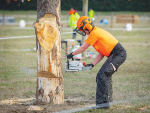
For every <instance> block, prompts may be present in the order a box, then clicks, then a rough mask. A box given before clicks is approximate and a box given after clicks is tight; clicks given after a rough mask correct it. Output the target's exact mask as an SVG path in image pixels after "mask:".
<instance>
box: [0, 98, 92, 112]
mask: <svg viewBox="0 0 150 113" xmlns="http://www.w3.org/2000/svg"><path fill="white" fill-rule="evenodd" d="M94 103H95V98H94V97H91V98H87V97H83V96H65V102H64V104H60V105H54V104H46V103H43V102H41V101H36V99H35V98H28V99H9V100H2V101H1V103H0V112H1V113H51V112H58V111H63V110H69V109H74V108H79V107H83V106H87V105H91V104H94ZM34 108H35V109H34ZM36 109H37V110H36ZM39 109H40V110H39Z"/></svg>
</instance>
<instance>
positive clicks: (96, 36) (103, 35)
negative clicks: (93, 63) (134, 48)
mask: <svg viewBox="0 0 150 113" xmlns="http://www.w3.org/2000/svg"><path fill="white" fill-rule="evenodd" d="M85 42H86V43H88V44H90V45H92V46H93V47H94V48H95V49H96V51H98V52H99V53H101V54H102V55H104V56H107V57H108V56H109V54H110V53H111V51H112V50H113V48H114V47H115V45H116V44H117V43H118V40H117V39H115V38H114V37H113V36H112V35H111V34H110V33H109V32H107V31H105V30H103V29H101V28H98V27H94V29H93V30H92V31H91V32H90V34H89V37H88V39H87V40H85Z"/></svg>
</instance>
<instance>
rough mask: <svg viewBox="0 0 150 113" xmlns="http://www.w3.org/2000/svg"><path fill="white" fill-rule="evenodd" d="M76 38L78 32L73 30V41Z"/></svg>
mask: <svg viewBox="0 0 150 113" xmlns="http://www.w3.org/2000/svg"><path fill="white" fill-rule="evenodd" d="M75 38H76V30H75V29H73V39H75Z"/></svg>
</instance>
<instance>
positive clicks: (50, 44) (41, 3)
mask: <svg viewBox="0 0 150 113" xmlns="http://www.w3.org/2000/svg"><path fill="white" fill-rule="evenodd" d="M60 2H61V0H37V21H36V22H34V24H33V26H34V27H35V30H36V49H37V89H36V99H37V100H41V101H42V102H46V103H53V104H63V103H64V89H63V75H62V65H61V26H60Z"/></svg>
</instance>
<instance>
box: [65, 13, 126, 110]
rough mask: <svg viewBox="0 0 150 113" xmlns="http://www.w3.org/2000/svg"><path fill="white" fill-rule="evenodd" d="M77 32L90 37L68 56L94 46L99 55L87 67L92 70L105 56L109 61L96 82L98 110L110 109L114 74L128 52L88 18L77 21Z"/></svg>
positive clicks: (101, 69)
mask: <svg viewBox="0 0 150 113" xmlns="http://www.w3.org/2000/svg"><path fill="white" fill-rule="evenodd" d="M77 28H78V30H77V29H76V32H78V33H80V34H81V32H82V34H83V35H86V34H87V35H89V36H88V38H87V39H86V40H85V43H84V44H83V45H82V46H80V48H78V49H77V50H76V51H74V52H72V53H70V54H69V55H67V58H69V59H70V58H72V57H73V56H74V55H77V54H79V53H82V52H84V51H85V50H86V49H87V48H88V47H89V46H93V47H94V48H95V49H96V51H97V52H98V53H99V54H98V56H97V57H96V58H95V60H94V61H93V62H92V63H91V64H87V65H86V66H88V67H90V69H92V68H93V67H94V66H95V65H96V64H97V63H98V62H100V61H101V60H102V59H103V57H104V56H106V57H107V58H108V59H107V60H106V61H105V63H104V64H103V65H102V67H101V68H100V70H99V72H98V73H97V77H96V82H97V90H96V105H97V106H98V108H105V109H109V108H110V105H109V102H111V101H112V92H113V91H112V74H113V73H114V72H115V71H117V70H118V68H119V66H120V65H121V64H122V63H123V62H124V61H125V60H126V56H127V54H126V50H125V49H124V48H123V46H122V45H121V44H120V43H119V42H118V40H117V39H116V38H115V37H114V36H112V35H111V34H110V33H109V32H107V31H105V30H103V29H101V28H98V27H95V26H94V25H93V24H92V20H91V19H90V18H88V17H86V16H82V17H80V18H79V19H78V21H77Z"/></svg>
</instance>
